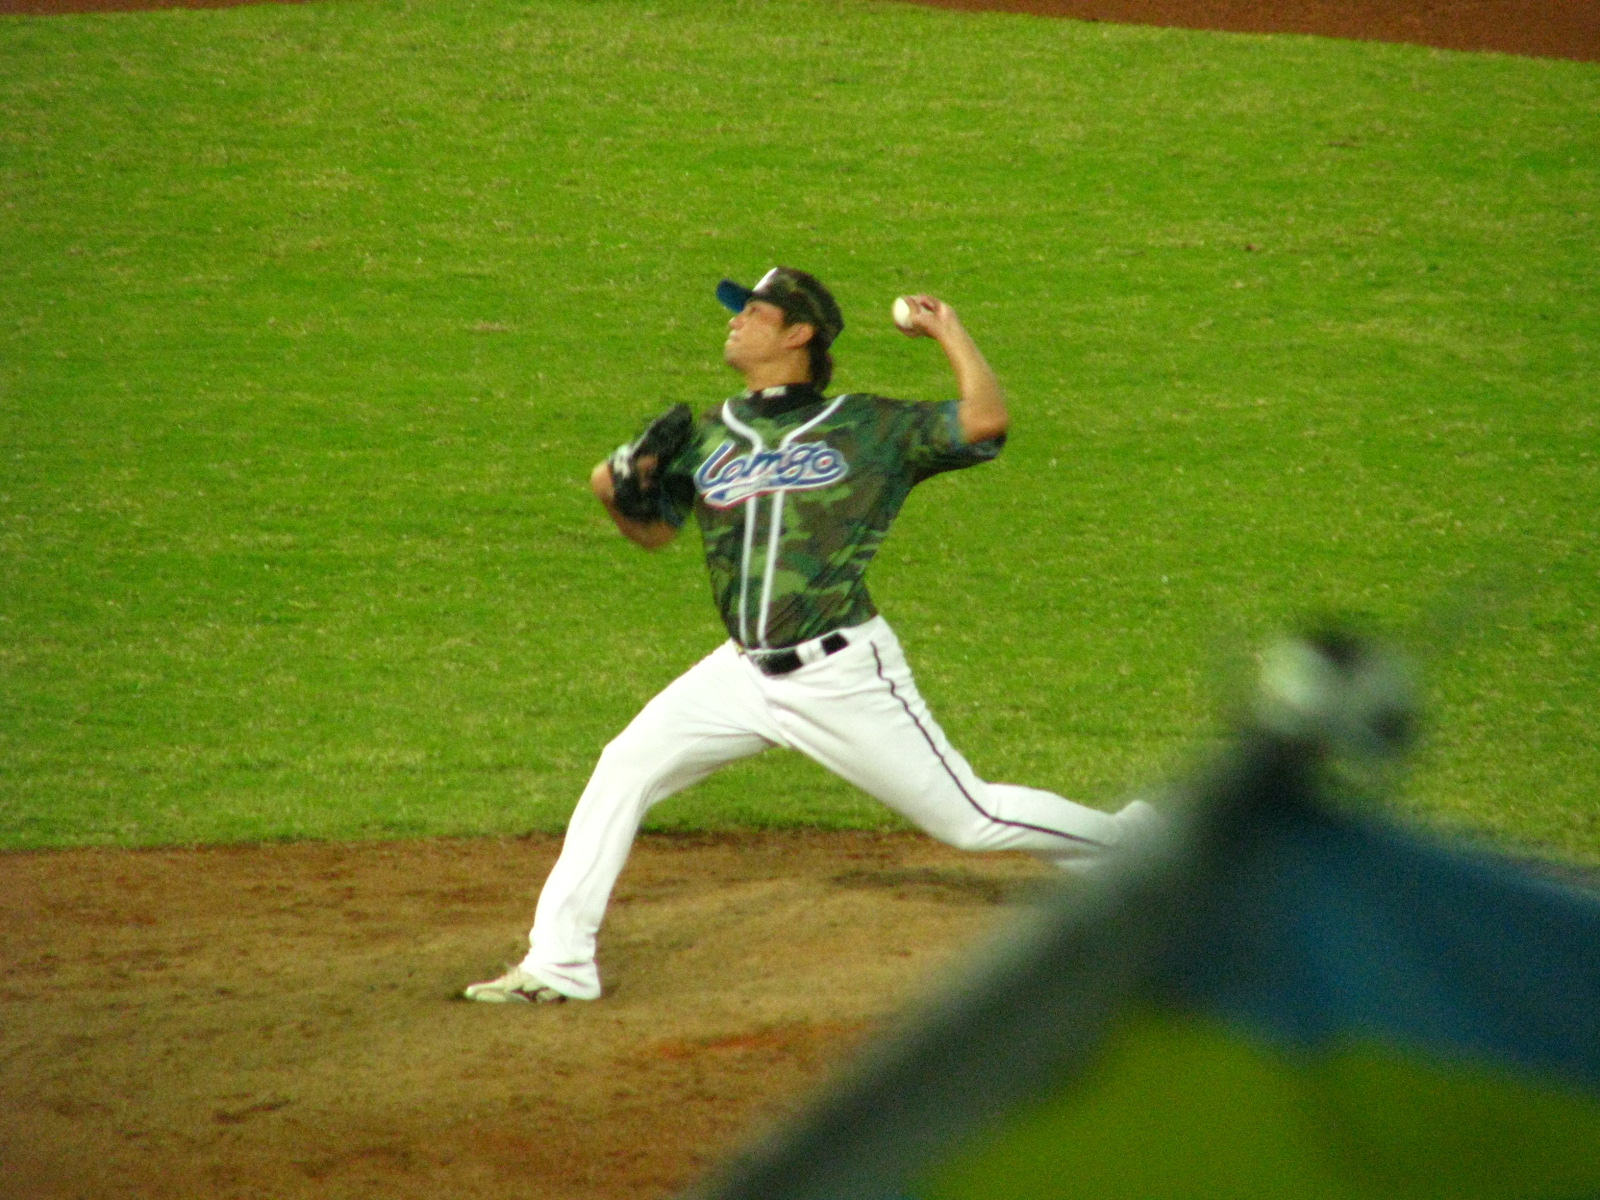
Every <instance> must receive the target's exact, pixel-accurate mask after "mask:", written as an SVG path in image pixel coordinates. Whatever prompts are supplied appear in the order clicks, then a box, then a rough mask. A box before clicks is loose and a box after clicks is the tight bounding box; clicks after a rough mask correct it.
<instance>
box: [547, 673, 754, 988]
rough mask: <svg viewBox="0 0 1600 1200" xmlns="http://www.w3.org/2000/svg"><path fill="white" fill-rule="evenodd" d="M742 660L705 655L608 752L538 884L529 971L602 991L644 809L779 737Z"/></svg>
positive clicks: (560, 984) (552, 982) (556, 982)
mask: <svg viewBox="0 0 1600 1200" xmlns="http://www.w3.org/2000/svg"><path fill="white" fill-rule="evenodd" d="M738 667H739V664H738V660H737V657H736V656H735V655H734V654H733V653H732V652H731V650H730V649H729V648H728V647H723V648H721V649H719V650H718V651H716V652H714V653H712V654H711V655H709V656H708V657H706V658H705V659H702V660H701V661H700V662H699V663H697V664H696V665H695V666H693V667H691V668H690V669H689V670H688V671H687V672H685V673H684V674H683V675H681V676H679V677H678V678H677V679H676V680H674V681H673V682H672V683H671V684H669V685H668V686H667V687H666V688H665V689H664V690H663V691H661V692H660V693H659V694H658V695H656V696H655V697H654V698H653V699H652V700H651V701H650V702H649V703H648V704H646V705H645V706H644V708H643V709H641V710H640V712H639V715H638V716H636V717H635V718H634V719H633V720H632V722H630V723H629V725H628V727H627V728H626V729H624V730H623V731H622V732H621V733H620V734H618V735H617V736H616V737H615V738H614V739H613V740H612V741H611V743H610V744H609V745H607V746H606V748H605V750H604V751H602V752H601V754H600V759H599V761H598V762H597V763H596V765H595V769H594V773H593V774H592V775H591V776H590V778H589V783H588V786H587V787H585V788H584V791H583V795H582V796H581V797H580V798H579V800H578V805H577V807H576V808H575V809H574V810H573V813H572V817H571V819H570V820H569V821H568V823H567V832H566V837H565V839H564V840H563V842H562V847H561V854H560V856H559V857H558V858H557V860H556V864H555V866H554V867H553V868H552V869H551V871H550V875H549V877H548V878H547V879H546V880H545V885H544V888H543V890H542V891H541V892H540V893H539V903H538V906H537V908H536V910H535V914H534V922H533V929H532V931H531V932H530V933H529V939H528V940H529V949H528V954H527V957H525V958H524V959H523V960H522V963H521V964H520V969H521V970H522V971H523V972H525V973H526V974H528V975H530V976H532V977H533V978H535V979H537V980H539V981H540V982H541V983H542V984H544V985H546V986H548V987H551V988H554V989H555V990H556V991H558V992H560V993H561V994H562V995H564V996H568V997H571V998H573V999H579V1000H592V999H595V998H596V997H598V996H599V995H600V974H599V971H598V969H597V968H596V966H595V961H594V954H595V940H596V937H597V935H598V933H599V930H600V924H601V921H602V920H603V918H604V916H605V909H606V905H607V903H608V902H609V900H610V898H611V891H612V888H613V886H614V885H615V884H616V881H617V877H618V876H619V875H620V874H621V873H622V868H623V866H624V864H626V862H627V859H628V852H629V851H630V849H631V848H632V846H633V840H634V838H635V836H636V835H637V834H638V831H639V823H640V822H641V821H642V820H643V819H644V815H645V813H646V812H648V811H649V810H650V808H651V807H652V806H654V805H655V804H657V803H659V802H660V801H662V800H664V799H666V798H667V797H668V796H670V795H672V794H673V793H675V792H678V791H681V790H682V789H683V788H685V787H688V786H689V785H690V784H692V783H695V782H697V781H699V780H701V779H703V778H705V777H706V776H707V775H709V774H711V772H713V771H715V770H716V769H717V768H718V767H720V766H723V765H724V764H726V763H729V762H732V761H734V760H735V759H739V758H745V757H748V756H749V755H752V754H757V753H759V752H760V751H762V750H765V749H767V748H768V747H769V746H771V745H772V744H773V743H774V741H775V740H776V739H775V737H773V736H770V735H771V734H772V733H773V732H775V731H773V730H771V728H770V725H769V724H768V723H767V722H765V720H764V717H763V713H762V706H761V701H760V696H759V693H756V692H754V691H753V690H752V689H751V688H750V686H749V683H748V680H747V678H746V676H745V674H744V673H743V672H742V671H740V670H739V669H738ZM764 726H765V729H764Z"/></svg>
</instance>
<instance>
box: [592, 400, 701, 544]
mask: <svg viewBox="0 0 1600 1200" xmlns="http://www.w3.org/2000/svg"><path fill="white" fill-rule="evenodd" d="M693 436H694V414H693V413H692V412H690V411H689V406H688V405H687V404H679V405H677V406H676V407H674V408H672V409H671V410H670V411H668V412H666V413H664V414H662V415H661V416H659V417H657V418H656V419H655V420H654V421H651V422H650V424H649V425H648V426H647V427H646V428H645V431H644V432H643V433H641V434H640V435H639V436H638V437H637V438H635V439H634V440H633V441H631V442H628V443H627V444H625V445H622V446H618V447H617V450H616V453H614V454H613V455H612V456H611V460H610V462H611V482H612V487H613V493H612V498H611V503H612V504H613V505H614V506H615V507H616V510H617V511H618V512H619V513H621V514H622V515H623V516H625V517H627V518H628V519H629V520H630V521H652V522H653V521H664V520H666V519H667V503H666V501H667V495H666V490H665V489H664V487H663V486H662V481H661V468H663V467H665V466H666V465H667V464H668V463H669V462H671V461H672V460H673V459H674V458H676V457H678V455H679V454H681V453H682V452H683V450H684V448H685V447H686V446H688V444H689V441H690V439H691V438H692V437H693Z"/></svg>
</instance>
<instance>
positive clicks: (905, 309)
mask: <svg viewBox="0 0 1600 1200" xmlns="http://www.w3.org/2000/svg"><path fill="white" fill-rule="evenodd" d="M889 315H890V316H892V317H893V318H894V323H895V324H896V325H898V326H899V327H900V328H901V329H903V330H905V331H906V332H907V333H910V332H911V301H909V300H907V299H906V298H905V297H904V296H896V297H895V301H894V307H893V308H891V309H890V310H889Z"/></svg>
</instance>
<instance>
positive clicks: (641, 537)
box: [589, 462, 678, 550]
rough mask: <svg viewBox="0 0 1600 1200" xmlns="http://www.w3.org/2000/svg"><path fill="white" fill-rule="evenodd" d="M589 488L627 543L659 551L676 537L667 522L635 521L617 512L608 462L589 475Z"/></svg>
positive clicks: (672, 528) (671, 526) (614, 488)
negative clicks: (603, 506)
mask: <svg viewBox="0 0 1600 1200" xmlns="http://www.w3.org/2000/svg"><path fill="white" fill-rule="evenodd" d="M641 465H644V464H641ZM650 465H651V466H653V465H654V464H650ZM589 487H590V488H591V489H593V491H594V494H595V498H596V499H598V500H599V501H600V503H601V504H603V505H605V509H606V512H608V513H610V514H611V519H612V520H613V521H615V522H616V525H617V528H618V529H619V530H621V531H622V535H623V536H624V537H626V538H627V539H628V540H629V541H631V542H636V543H638V544H639V545H641V546H643V547H644V548H645V549H646V550H659V549H660V548H661V547H662V546H665V545H666V544H667V543H668V542H670V541H671V540H672V539H673V538H675V537H677V536H678V530H677V527H676V526H674V525H672V524H670V523H669V522H667V521H635V520H633V519H632V518H630V517H626V516H624V515H623V514H622V513H621V512H619V511H618V510H617V506H616V504H615V503H614V502H613V497H614V496H615V495H616V482H615V481H614V480H613V479H612V478H611V464H610V463H609V462H603V463H601V464H600V465H599V466H597V467H595V469H594V470H593V471H591V472H590V473H589Z"/></svg>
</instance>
